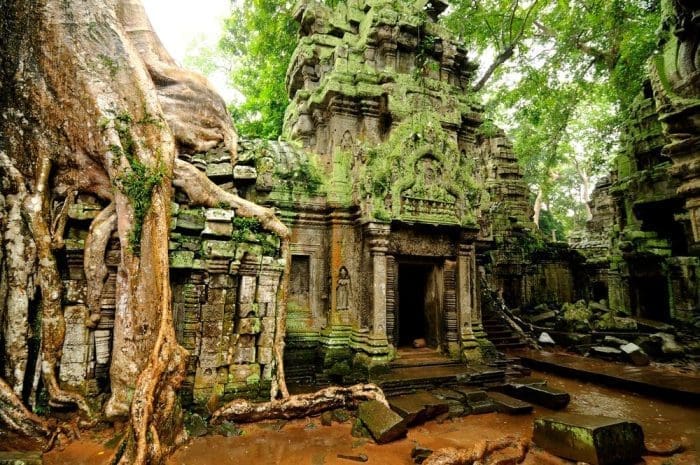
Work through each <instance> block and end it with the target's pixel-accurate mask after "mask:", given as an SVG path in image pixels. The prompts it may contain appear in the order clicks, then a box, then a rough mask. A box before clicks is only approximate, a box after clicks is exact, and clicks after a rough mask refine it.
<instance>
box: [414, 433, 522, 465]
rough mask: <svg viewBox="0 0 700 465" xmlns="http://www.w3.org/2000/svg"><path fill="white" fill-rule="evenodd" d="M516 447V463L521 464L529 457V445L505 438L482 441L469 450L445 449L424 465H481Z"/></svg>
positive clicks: (518, 440)
mask: <svg viewBox="0 0 700 465" xmlns="http://www.w3.org/2000/svg"><path fill="white" fill-rule="evenodd" d="M508 447H516V448H517V450H518V457H517V460H516V463H521V462H522V461H523V460H525V457H526V456H527V452H528V447H529V443H528V441H526V440H523V439H516V438H504V439H499V440H497V441H487V440H484V439H482V440H480V441H477V442H476V443H475V444H474V445H473V446H472V447H471V448H469V449H456V448H451V447H450V448H445V449H440V450H438V451H436V452H435V453H433V454H432V455H431V456H430V457H428V458H427V459H426V460H425V462H423V464H424V465H473V464H475V463H481V462H482V460H483V459H484V458H485V457H486V456H487V455H489V454H492V453H494V452H496V451H499V450H502V449H506V448H508Z"/></svg>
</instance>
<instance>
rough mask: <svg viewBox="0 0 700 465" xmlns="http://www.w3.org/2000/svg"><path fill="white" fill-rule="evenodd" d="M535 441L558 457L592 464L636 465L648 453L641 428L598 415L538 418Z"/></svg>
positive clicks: (534, 434) (634, 424)
mask: <svg viewBox="0 0 700 465" xmlns="http://www.w3.org/2000/svg"><path fill="white" fill-rule="evenodd" d="M532 439H533V441H534V442H535V444H537V446H539V447H541V448H543V449H545V450H546V451H548V452H551V453H552V454H554V455H557V456H559V457H564V458H566V459H569V460H574V461H580V462H586V463H590V464H591V465H617V464H626V463H636V461H638V460H639V459H640V458H641V456H642V453H643V452H644V433H643V431H642V428H641V426H639V425H638V424H636V423H633V422H628V421H623V420H617V419H614V418H606V417H598V416H589V415H572V414H558V415H556V416H551V417H544V418H538V419H536V420H535V425H534V432H533V438H532Z"/></svg>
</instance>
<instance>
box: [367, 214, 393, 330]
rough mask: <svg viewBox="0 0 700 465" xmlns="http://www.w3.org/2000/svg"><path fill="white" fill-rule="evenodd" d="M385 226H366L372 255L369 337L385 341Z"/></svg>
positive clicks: (387, 242) (386, 234) (386, 235)
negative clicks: (370, 325)
mask: <svg viewBox="0 0 700 465" xmlns="http://www.w3.org/2000/svg"><path fill="white" fill-rule="evenodd" d="M389 231H390V226H389V225H387V224H378V223H370V224H369V225H368V226H367V232H368V233H369V236H370V240H369V245H370V253H371V255H372V317H371V318H370V321H371V322H372V328H371V335H372V337H373V338H375V339H384V340H386V253H387V251H388V249H389Z"/></svg>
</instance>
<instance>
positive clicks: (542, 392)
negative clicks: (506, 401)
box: [498, 384, 571, 410]
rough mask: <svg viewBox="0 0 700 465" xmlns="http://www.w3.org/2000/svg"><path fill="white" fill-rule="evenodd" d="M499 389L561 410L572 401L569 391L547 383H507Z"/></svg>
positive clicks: (527, 400)
mask: <svg viewBox="0 0 700 465" xmlns="http://www.w3.org/2000/svg"><path fill="white" fill-rule="evenodd" d="M498 391H500V392H502V393H504V394H506V395H509V396H512V397H515V398H516V399H520V400H523V401H526V402H532V403H533V404H537V405H541V406H543V407H547V408H549V409H552V410H561V409H563V408H564V407H566V406H567V405H569V402H570V401H571V396H570V395H569V393H568V392H565V391H562V390H560V389H555V388H551V387H549V386H547V385H546V384H507V385H505V386H503V387H501V388H500V389H498Z"/></svg>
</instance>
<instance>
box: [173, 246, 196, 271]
mask: <svg viewBox="0 0 700 465" xmlns="http://www.w3.org/2000/svg"><path fill="white" fill-rule="evenodd" d="M193 264H194V252H192V251H189V250H175V251H173V252H170V268H176V269H188V268H192V266H193Z"/></svg>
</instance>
